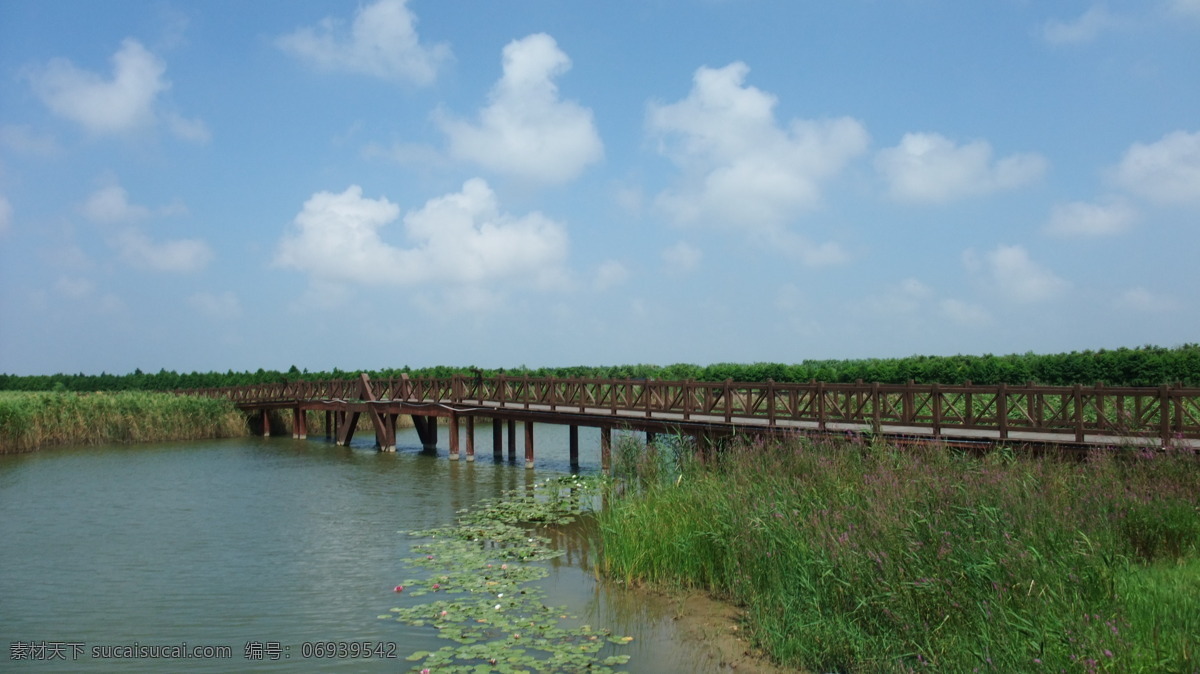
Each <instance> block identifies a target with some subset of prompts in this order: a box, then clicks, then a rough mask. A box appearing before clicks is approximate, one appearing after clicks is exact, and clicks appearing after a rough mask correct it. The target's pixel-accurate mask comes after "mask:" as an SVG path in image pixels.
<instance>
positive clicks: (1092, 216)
mask: <svg viewBox="0 0 1200 674" xmlns="http://www.w3.org/2000/svg"><path fill="white" fill-rule="evenodd" d="M1137 218H1138V213H1137V210H1136V209H1134V208H1133V207H1132V206H1130V205H1129V204H1127V203H1125V202H1124V201H1111V202H1109V203H1105V204H1093V203H1088V202H1086V201H1072V202H1070V203H1066V204H1057V205H1056V206H1054V208H1053V210H1052V211H1051V212H1050V219H1049V221H1048V222H1047V223H1046V233H1047V234H1052V235H1054V236H1064V237H1069V236H1110V235H1113V234H1120V233H1121V232H1124V231H1126V230H1128V229H1129V228H1130V226H1132V225H1133V223H1134V222H1136V221H1137Z"/></svg>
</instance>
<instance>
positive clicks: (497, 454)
mask: <svg viewBox="0 0 1200 674" xmlns="http://www.w3.org/2000/svg"><path fill="white" fill-rule="evenodd" d="M492 459H493V460H495V461H502V460H503V459H504V422H503V421H501V420H499V419H492Z"/></svg>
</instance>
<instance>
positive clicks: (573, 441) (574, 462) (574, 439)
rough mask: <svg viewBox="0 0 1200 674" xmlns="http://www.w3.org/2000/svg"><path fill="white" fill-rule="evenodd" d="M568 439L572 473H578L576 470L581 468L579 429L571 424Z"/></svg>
mask: <svg viewBox="0 0 1200 674" xmlns="http://www.w3.org/2000/svg"><path fill="white" fill-rule="evenodd" d="M567 438H568V445H569V447H570V455H571V471H572V472H576V469H577V468H579V427H578V426H576V425H575V424H571V427H570V429H569V430H568V431H567Z"/></svg>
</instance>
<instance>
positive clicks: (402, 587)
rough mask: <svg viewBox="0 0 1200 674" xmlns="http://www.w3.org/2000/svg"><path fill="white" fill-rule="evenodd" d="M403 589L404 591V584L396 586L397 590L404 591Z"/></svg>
mask: <svg viewBox="0 0 1200 674" xmlns="http://www.w3.org/2000/svg"><path fill="white" fill-rule="evenodd" d="M403 591H404V586H403V585H397V586H396V592H403Z"/></svg>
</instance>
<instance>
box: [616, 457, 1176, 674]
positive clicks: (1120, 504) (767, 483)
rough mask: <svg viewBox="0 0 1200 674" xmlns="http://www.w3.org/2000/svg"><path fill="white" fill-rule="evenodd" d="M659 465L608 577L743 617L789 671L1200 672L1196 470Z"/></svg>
mask: <svg viewBox="0 0 1200 674" xmlns="http://www.w3.org/2000/svg"><path fill="white" fill-rule="evenodd" d="M624 451H625V453H628V450H624ZM645 456H651V455H650V454H646V455H645ZM657 456H659V457H660V459H659V460H658V462H657V463H658V465H656V466H654V467H653V468H651V472H653V473H657V474H658V475H659V477H658V478H657V479H654V480H646V479H642V476H644V475H645V473H644V472H638V473H636V475H634V476H635V477H638V478H639V479H637V480H632V481H631V480H628V479H627V480H625V481H624V484H625V485H626V491H625V494H624V495H623V496H617V497H615V498H614V499H613V501H612V505H611V507H610V508H609V509H608V510H606V511H604V512H603V513H601V514H600V516H599V527H598V536H599V537H600V539H601V543H602V546H603V553H602V556H601V567H602V569H603V570H604V572H606V573H607V574H608V575H609V576H611V577H614V578H618V579H623V580H625V581H629V582H647V583H651V584H657V585H661V586H667V587H676V588H698V589H703V590H707V591H710V592H712V593H714V594H716V595H718V596H721V597H724V598H726V599H728V600H731V601H733V602H735V603H737V604H739V605H741V606H743V607H744V609H745V619H746V622H747V626H748V628H749V629H748V632H749V633H750V634H751V635H752V637H753V638H754V640H755V641H756V642H757V643H758V644H759V645H760V646H761V647H763V648H764V649H765V650H766V651H767V652H768V653H769V654H771V655H772V656H773V657H774V658H775V659H777V660H778V661H780V662H781V663H783V664H786V665H790V666H797V667H803V668H807V669H810V670H812V671H819V672H873V671H920V670H927V669H928V670H931V671H932V670H940V671H950V672H960V671H962V672H971V671H997V672H1001V671H1004V672H1007V671H1041V670H1043V669H1044V670H1046V671H1055V672H1057V671H1068V672H1089V671H1179V672H1195V671H1200V653H1197V651H1198V650H1200V646H1198V645H1200V609H1198V608H1197V607H1198V606H1200V603H1198V602H1197V597H1200V460H1198V459H1197V457H1196V456H1195V455H1194V454H1189V453H1182V452H1174V453H1159V452H1148V451H1144V452H1141V453H1127V454H1121V455H1117V454H1114V453H1096V454H1093V455H1091V456H1089V457H1088V458H1087V460H1084V461H1080V460H1075V459H1070V458H1067V457H1061V456H1042V457H1025V456H1017V455H1015V454H1014V453H1012V452H1011V451H997V452H994V453H992V454H990V455H988V456H986V457H984V458H977V457H972V456H966V455H962V454H956V453H953V452H951V451H949V450H945V449H933V448H925V449H905V450H901V449H897V448H894V447H890V446H886V445H882V444H859V445H852V444H828V445H813V444H809V443H807V442H804V441H790V442H781V443H773V442H772V443H764V442H753V441H746V442H742V443H740V444H737V445H735V446H732V447H729V448H727V449H726V450H725V451H723V452H720V453H718V454H717V455H716V456H715V457H712V458H711V459H710V461H709V462H708V463H707V464H702V463H700V462H698V461H696V460H694V459H692V458H689V457H690V455H688V454H686V453H674V454H672V453H670V452H663V451H662V450H661V448H660V449H659V451H658V452H657ZM663 457H665V458H663ZM648 462H649V460H648V459H645V458H644V459H642V460H641V462H640V463H642V464H645V463H648ZM629 463H630V462H626V464H629ZM638 463H639V462H633V463H632V466H633V467H634V468H637V466H638ZM664 466H667V467H668V468H670V469H671V470H664V469H663V468H664ZM626 467H627V468H628V467H629V466H628V465H627V466H626ZM627 477H628V476H627ZM639 484H640V485H641V486H640V487H638V486H636V485H639Z"/></svg>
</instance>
